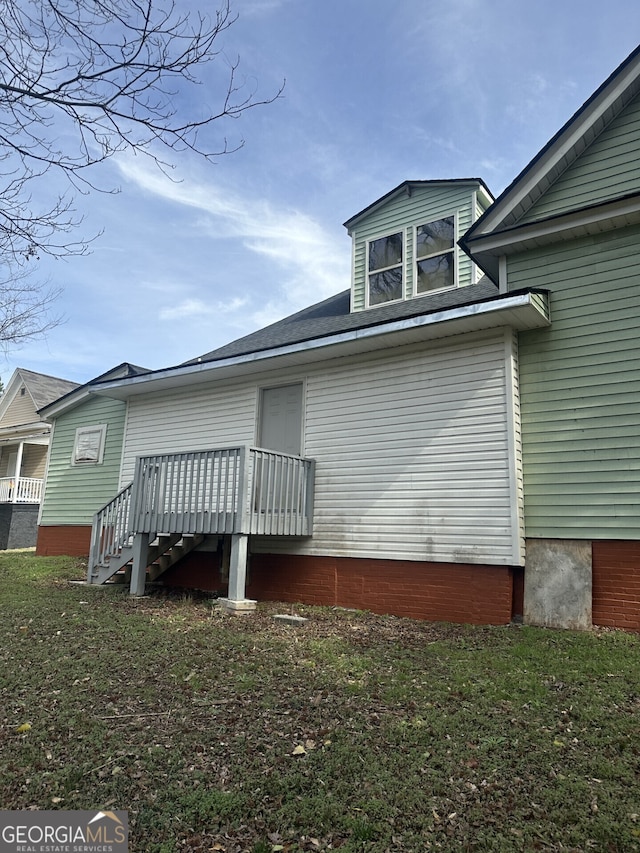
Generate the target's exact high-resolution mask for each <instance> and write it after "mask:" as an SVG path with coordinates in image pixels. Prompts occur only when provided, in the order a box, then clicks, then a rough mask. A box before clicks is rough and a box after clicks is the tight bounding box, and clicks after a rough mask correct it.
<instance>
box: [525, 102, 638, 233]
mask: <svg viewBox="0 0 640 853" xmlns="http://www.w3.org/2000/svg"><path fill="white" fill-rule="evenodd" d="M638 139H640V97H638V98H636V99H635V100H634V101H632V103H631V104H630V105H629V106H628V107H627V109H626V110H625V111H624V112H623V113H622V114H621V115H619V116H618V117H617V118H616V119H614V120H613V121H612V122H611V124H609V126H608V127H606V128H605V129H604V130H603V132H602V133H601V134H600V136H598V137H597V138H596V139H595V141H594V142H593V143H592V144H591V145H590V146H589V148H588V149H587V150H586V151H585V152H584V153H583V154H582V155H581V156H580V158H579V159H578V160H577V161H576V162H575V163H573V164H572V165H571V166H569V168H568V169H567V170H566V171H565V172H564V173H563V174H562V175H561V176H560V177H559V178H558V180H557V181H556V182H555V184H554V185H553V186H552V187H550V188H549V190H547V192H546V193H545V194H544V196H543V197H542V198H541V199H540V200H539V201H538V202H537V203H536V204H535V205H534V206H533V207H532V208H531V210H530V211H528V213H527V214H526V215H525V216H524V217H522V219H521V222H533V221H535V220H538V219H544V218H545V217H548V216H554V215H557V214H560V213H566V212H568V211H570V210H575V209H576V208H581V207H586V206H588V205H591V204H598V203H600V202H605V201H612V200H613V199H615V198H618V197H619V196H621V195H626V194H627V193H632V192H638V191H639V190H640V157H638Z"/></svg>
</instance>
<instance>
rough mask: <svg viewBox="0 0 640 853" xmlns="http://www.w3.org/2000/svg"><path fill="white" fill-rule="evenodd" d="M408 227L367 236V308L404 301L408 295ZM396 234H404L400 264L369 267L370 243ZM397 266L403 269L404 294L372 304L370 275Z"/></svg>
mask: <svg viewBox="0 0 640 853" xmlns="http://www.w3.org/2000/svg"><path fill="white" fill-rule="evenodd" d="M407 230H408V229H407V228H394V229H393V230H390V231H384V232H383V233H381V234H376V235H374V236H372V237H367V239H366V240H365V244H364V284H365V290H364V297H365V302H364V304H365V308H380V307H381V306H382V305H394V304H395V303H396V302H404V300H405V299H406V298H407V297H406V295H405V294H406V289H407V248H408V247H407V236H408V234H407ZM394 234H402V263H400V264H392V265H391V266H389V267H381V268H380V269H377V270H373V272H372V271H371V270H370V269H369V245H370V244H371V243H375V242H376V240H382V239H384V238H385V237H393V235H394ZM397 267H401V269H402V296H401V297H400V298H399V299H388V300H387V301H386V302H376V303H375V304H374V305H372V304H371V303H370V301H369V295H370V289H369V275H370V274H373V275H375V274H376V273H380V272H386V271H387V270H394V269H396V268H397Z"/></svg>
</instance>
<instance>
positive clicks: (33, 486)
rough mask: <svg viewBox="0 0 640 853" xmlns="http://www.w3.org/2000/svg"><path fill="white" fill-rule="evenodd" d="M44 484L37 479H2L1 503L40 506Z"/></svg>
mask: <svg viewBox="0 0 640 853" xmlns="http://www.w3.org/2000/svg"><path fill="white" fill-rule="evenodd" d="M43 482H44V481H43V480H41V479H38V478H37V477H0V503H2V504H16V503H19V504H39V503H40V501H41V500H42V484H43Z"/></svg>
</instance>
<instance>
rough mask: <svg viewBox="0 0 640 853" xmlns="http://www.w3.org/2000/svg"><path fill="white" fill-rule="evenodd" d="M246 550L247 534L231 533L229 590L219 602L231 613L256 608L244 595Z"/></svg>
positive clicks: (247, 546) (253, 602)
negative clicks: (225, 596)
mask: <svg viewBox="0 0 640 853" xmlns="http://www.w3.org/2000/svg"><path fill="white" fill-rule="evenodd" d="M248 551H249V536H248V534H246V533H233V534H232V536H231V557H230V561H229V592H228V596H227V598H223V599H221V602H220V603H221V604H222V605H223V607H224V608H225V609H226V610H230V611H232V612H233V613H245V612H247V611H250V610H255V608H256V602H255V601H253V600H252V599H250V598H247V597H246V582H247V555H248Z"/></svg>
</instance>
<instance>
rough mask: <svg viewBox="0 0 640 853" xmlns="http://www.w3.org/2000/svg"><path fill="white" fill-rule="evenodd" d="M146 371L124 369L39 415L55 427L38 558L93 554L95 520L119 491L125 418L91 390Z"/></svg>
mask: <svg viewBox="0 0 640 853" xmlns="http://www.w3.org/2000/svg"><path fill="white" fill-rule="evenodd" d="M143 372H144V370H143V368H141V367H135V366H134V365H131V364H127V363H124V364H120V365H118V366H117V367H114V368H112V369H111V370H109V371H108V372H107V373H103V374H101V375H100V376H98V377H97V378H96V379H94V380H91V382H87V383H86V384H85V385H76V386H74V387H73V389H72V390H70V391H69V392H68V393H67V394H65V395H64V396H62V397H60V398H59V399H56V400H54V401H53V402H50V403H49V405H47V406H44V407H43V408H42V409H41V410H40V412H39V415H40V417H41V418H43V419H46V420H47V421H51V422H52V423H53V427H52V435H51V447H50V451H49V460H48V467H47V479H46V485H45V490H44V494H43V499H42V507H41V511H40V522H39V527H38V540H37V547H36V551H37V553H38V554H41V555H49V554H69V555H71V556H86V555H87V554H88V553H89V548H90V543H91V525H92V523H93V515H94V513H95V512H96V510H98V509H99V508H100V507H101V506H102V505H103V504H105V503H107V502H108V501H109V500H110V499H111V498H112V497H113V495H114V493H115V492H117V491H118V484H119V478H120V461H121V457H122V441H123V435H124V421H125V415H126V406H125V405H124V403H121V402H120V401H119V400H110V399H108V398H105V397H95V396H93V395H91V393H90V392H91V386H92V383H94V382H98V381H101V380H106V379H119V378H122V377H126V376H134V375H137V374H140V373H143ZM47 427H49V424H47ZM34 541H35V540H34Z"/></svg>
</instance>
